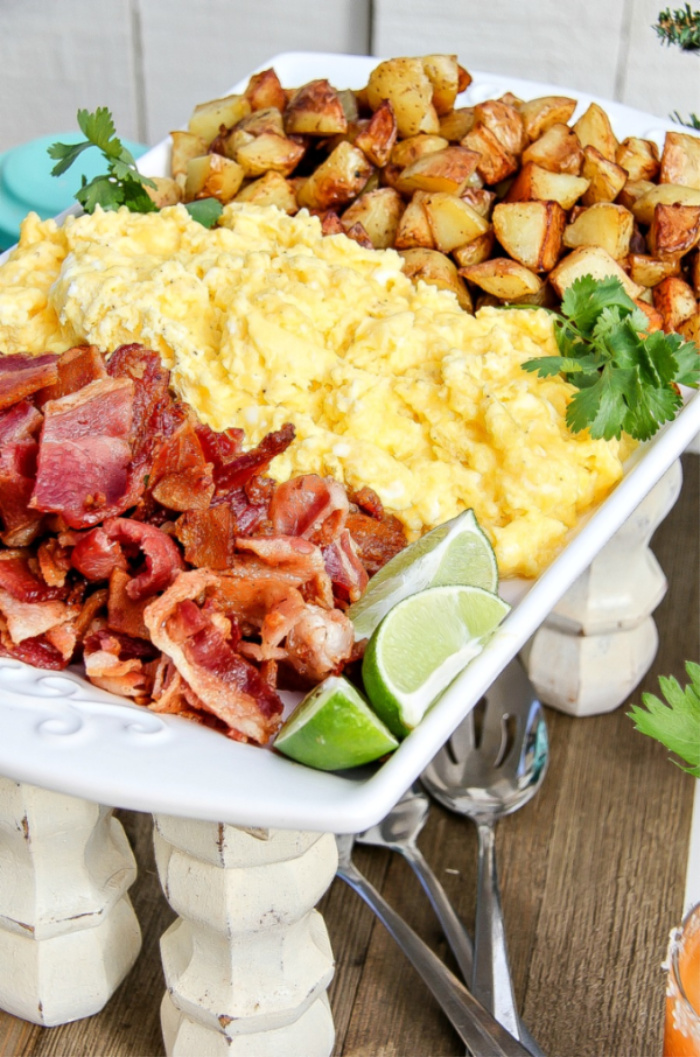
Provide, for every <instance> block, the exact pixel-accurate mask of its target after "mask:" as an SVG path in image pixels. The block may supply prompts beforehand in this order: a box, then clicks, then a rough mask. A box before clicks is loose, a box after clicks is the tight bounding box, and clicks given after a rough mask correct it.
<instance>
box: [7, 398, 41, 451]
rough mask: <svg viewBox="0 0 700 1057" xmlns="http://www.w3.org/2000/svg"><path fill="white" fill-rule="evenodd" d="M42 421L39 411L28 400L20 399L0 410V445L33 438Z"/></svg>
mask: <svg viewBox="0 0 700 1057" xmlns="http://www.w3.org/2000/svg"><path fill="white" fill-rule="evenodd" d="M43 421H44V418H43V415H42V414H41V411H39V410H37V408H36V407H34V404H32V403H30V402H29V400H21V401H20V402H19V403H18V404H14V405H13V406H12V407H10V408H8V409H7V411H2V412H0V445H1V446H2V447H3V448H4V446H5V445H6V444H12V443H17V442H19V441H27V440H34V439H35V438H36V436H37V434H38V432H39V430H40V429H41V424H42V422H43Z"/></svg>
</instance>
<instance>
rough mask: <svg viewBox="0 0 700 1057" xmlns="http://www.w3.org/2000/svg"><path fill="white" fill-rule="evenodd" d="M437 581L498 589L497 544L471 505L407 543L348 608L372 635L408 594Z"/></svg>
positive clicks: (359, 629) (359, 631) (362, 633)
mask: <svg viewBox="0 0 700 1057" xmlns="http://www.w3.org/2000/svg"><path fill="white" fill-rule="evenodd" d="M438 584H472V585H474V586H476V587H483V588H484V589H485V590H487V591H493V592H495V591H496V590H497V589H498V565H497V563H496V556H495V554H494V552H493V547H492V546H491V543H490V541H489V539H488V537H487V536H486V533H485V532H484V531H483V529H482V528H481V527H480V525H479V523H478V522H477V520H476V517H475V515H474V511H473V510H471V509H469V510H464V511H462V513H461V514H458V515H457V517H454V518H452V520H451V521H446V522H444V523H443V524H441V525H438V526H437V527H436V528H434V529H431V530H430V532H426V534H425V535H424V536H421V537H420V539H418V540H415V542H413V543H410V544H409V545H408V546H407V547H404V549H403V550H401V551H399V553H398V554H396V555H395V556H394V557H393V558H392V559H391V560H390V561H388V562H387V563H386V565H385V566H383V568H382V569H380V570H379V572H378V573H376V574H375V575H374V576H373V577H372V579H371V580H370V582H369V584H368V586H367V588H366V590H365V592H364V594H363V595H362V598H360V599H359V600H358V601H357V602H354V603H353V605H351V606H350V608H349V609H348V611H347V615H348V616H349V618H350V620H352V622H353V626H354V628H355V637H356V639H363V638H369V637H370V635H371V634H372V633H373V632H374V630H375V628H376V627H377V626H378V625H379V623H380V621H381V620H382V619H383V618H384V617H385V616H386V614H387V613H388V612H389V611H390V610H391V609H393V607H394V606H395V605H397V604H398V603H399V602H401V601H402V600H403V599H404V598H408V597H409V596H410V595H412V594H416V593H417V592H418V591H423V590H425V589H426V588H428V587H433V586H435V585H438Z"/></svg>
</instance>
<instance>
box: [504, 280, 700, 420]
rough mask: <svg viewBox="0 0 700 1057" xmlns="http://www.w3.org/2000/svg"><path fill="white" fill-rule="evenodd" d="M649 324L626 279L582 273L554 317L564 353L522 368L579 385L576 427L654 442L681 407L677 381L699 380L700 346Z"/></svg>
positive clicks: (572, 407)
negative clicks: (630, 291)
mask: <svg viewBox="0 0 700 1057" xmlns="http://www.w3.org/2000/svg"><path fill="white" fill-rule="evenodd" d="M648 325H649V324H648V320H647V317H646V316H645V314H644V313H643V312H642V311H641V309H640V308H638V307H637V305H635V303H634V301H633V300H632V299H631V297H629V296H628V295H627V294H626V293H625V290H624V287H623V285H622V283H621V282H620V280H619V279H617V278H614V277H612V276H609V277H608V278H606V279H602V280H600V281H598V280H596V279H594V278H593V277H592V276H590V275H583V276H581V277H579V278H578V279H575V280H574V282H573V283H572V284H571V286H569V287H567V289H566V292H565V294H564V297H563V299H562V303H561V316H558V315H555V321H554V330H555V335H556V339H557V345H558V346H559V350H560V353H561V355H559V356H538V357H536V358H535V359H532V360H527V361H526V362H525V363H523V368H524V369H525V370H526V371H537V372H538V373H539V374H540V375H541V376H542V377H548V376H552V375H555V374H561V375H562V376H563V377H564V378H565V379H566V381H568V382H570V383H571V384H572V385H575V386H576V387H577V388H578V390H579V392H578V393H576V394H575V396H574V397H573V399H572V400H571V401H570V403H569V406H568V408H567V410H566V424H567V426H568V427H569V429H570V430H571V431H572V432H573V433H579V432H580V431H581V430H583V429H588V430H590V433H591V436H592V437H596V438H600V437H603V438H605V440H610V439H611V438H612V437H618V438H619V437H620V436H621V434H622V433H623V432H625V433H627V434H628V435H629V436H631V437H634V438H635V439H636V440H648V439H649V437H651V436H653V435H654V433H656V431H657V430H658V429H659V427H660V426H661V425H662V424H663V423H664V422H668V421H670V420H671V419H673V418H674V417H675V416H676V414H677V412H678V411H679V410H680V408H681V407H682V404H683V400H682V397H681V394H680V392H679V390H678V386H679V385H686V386H693V387H696V386H697V385H698V382H700V354H699V353H698V350H697V348H696V346H695V344H694V343H693V342H690V341H684V340H683V338H682V337H681V336H680V335H679V334H664V333H663V331H653V332H651V333H649V332H648V329H647V328H648Z"/></svg>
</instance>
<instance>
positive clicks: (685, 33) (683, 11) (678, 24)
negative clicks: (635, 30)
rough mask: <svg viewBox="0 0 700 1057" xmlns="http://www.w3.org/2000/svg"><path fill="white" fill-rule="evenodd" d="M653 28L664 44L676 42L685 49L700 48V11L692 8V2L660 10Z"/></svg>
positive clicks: (696, 49) (694, 49) (695, 49)
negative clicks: (672, 9)
mask: <svg viewBox="0 0 700 1057" xmlns="http://www.w3.org/2000/svg"><path fill="white" fill-rule="evenodd" d="M653 28H654V30H655V31H656V34H657V36H658V37H659V38H660V40H662V41H663V43H664V44H667V45H669V46H670V45H672V44H675V45H676V46H677V47H679V48H682V49H683V51H699V50H700V11H693V10H691V7H690V4H686V5H685V7H684V8H677V9H676V10H675V11H671V10H670V9H669V8H666V10H665V11H660V12H659V17H658V21H657V22H656V24H655V25H654V27H653Z"/></svg>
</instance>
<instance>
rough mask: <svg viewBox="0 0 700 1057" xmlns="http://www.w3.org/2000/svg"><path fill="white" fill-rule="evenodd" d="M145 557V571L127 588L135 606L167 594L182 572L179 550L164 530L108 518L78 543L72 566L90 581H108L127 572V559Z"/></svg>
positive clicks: (72, 558)
mask: <svg viewBox="0 0 700 1057" xmlns="http://www.w3.org/2000/svg"><path fill="white" fill-rule="evenodd" d="M132 553H136V554H139V555H140V554H142V555H143V557H144V568H143V570H142V571H141V572H139V573H138V575H137V576H135V577H134V578H133V579H132V580H131V581H130V583H129V584H128V585H127V587H126V593H127V594H128V596H129V598H131V599H132V601H134V602H138V601H139V600H140V599H143V598H146V597H148V596H149V595H154V594H156V593H157V592H158V591H163V590H164V589H165V588H166V587H168V586H169V584H171V583H172V581H173V579H174V578H175V576H176V575H177V573H179V572H180V571H181V570H182V569H184V562H183V560H182V556H181V554H180V551H179V550H178V548H177V546H176V544H175V543H173V541H172V540H171V539H170V537H169V536H167V535H166V534H165V533H164V532H162V531H161V529H159V528H156V527H155V525H148V524H146V523H144V522H142V521H133V520H131V519H130V518H108V519H107V520H106V521H105V522H104V524H102V525H100V526H99V527H98V528H95V529H92V531H91V532H88V533H86V534H85V535H84V536H82V537H81V539H79V540H78V542H77V544H76V545H75V548H74V550H73V554H72V556H71V562H72V564H73V566H74V568H76V569H77V570H78V571H79V572H81V573H82V574H83V576H85V577H86V579H88V580H103V579H106V578H107V577H108V576H109V575H110V574H111V573H112V570H113V569H122V570H125V569H126V568H127V557H129V556H130V555H131V554H132Z"/></svg>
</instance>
